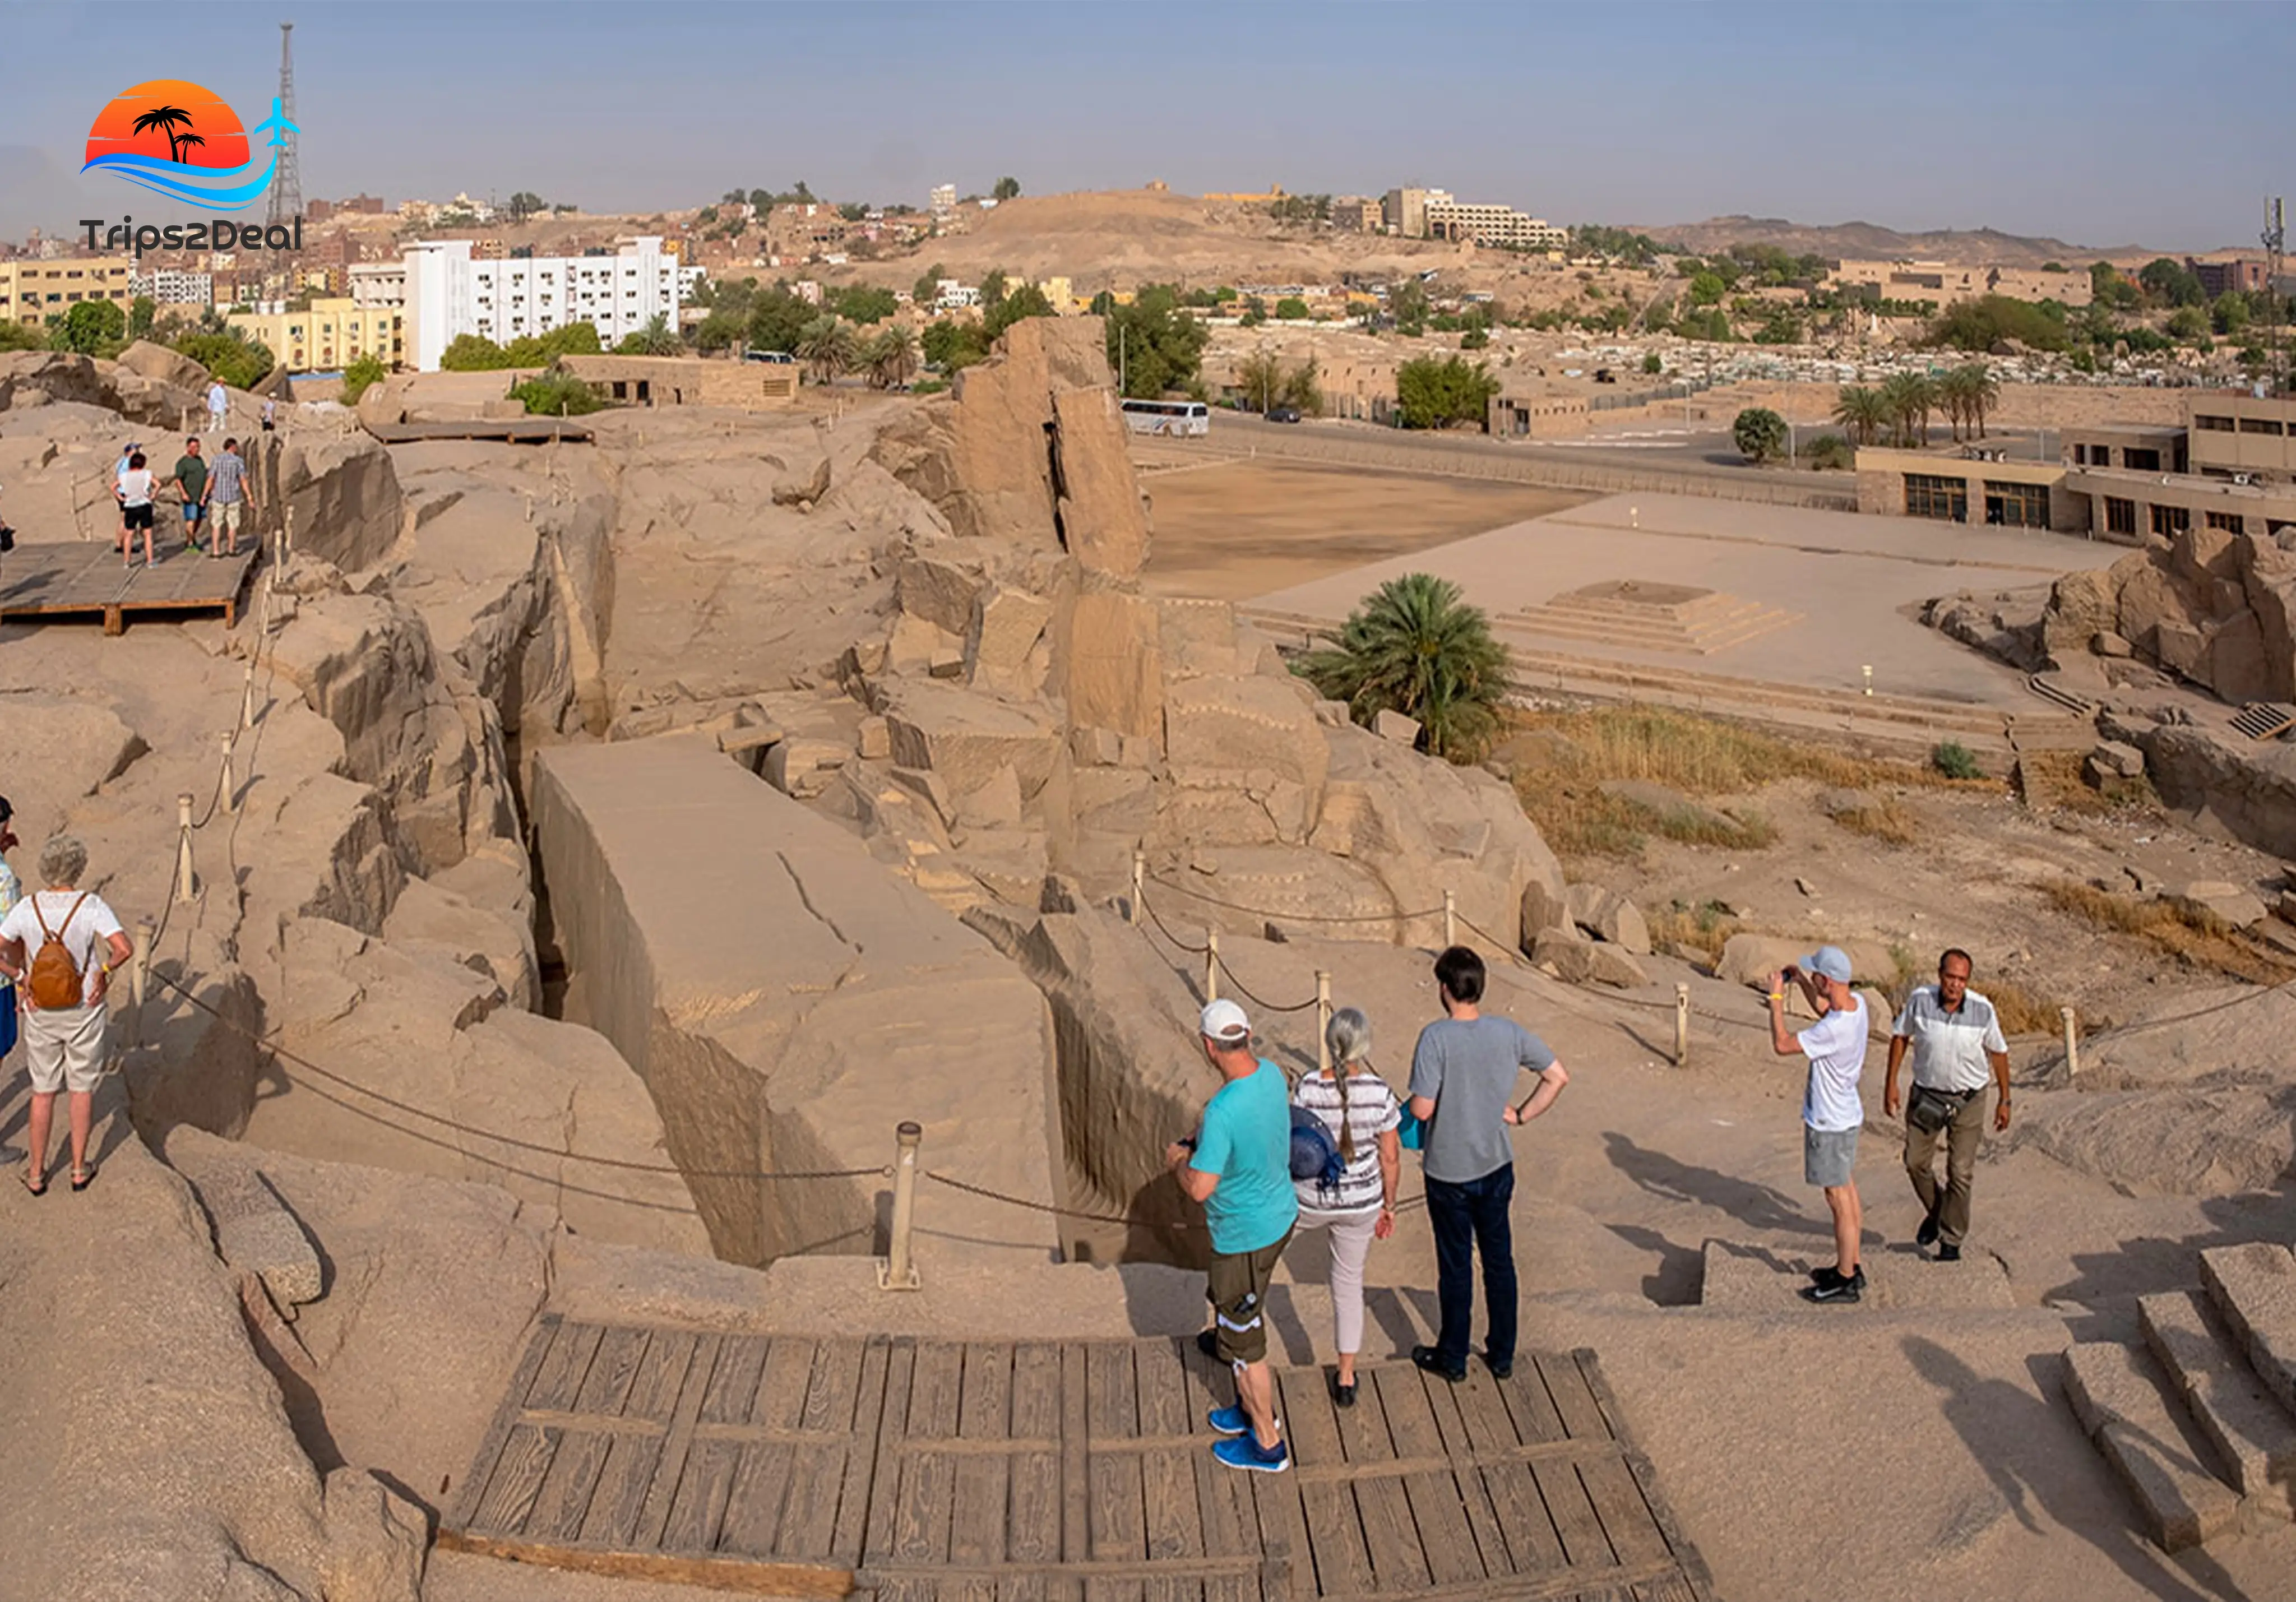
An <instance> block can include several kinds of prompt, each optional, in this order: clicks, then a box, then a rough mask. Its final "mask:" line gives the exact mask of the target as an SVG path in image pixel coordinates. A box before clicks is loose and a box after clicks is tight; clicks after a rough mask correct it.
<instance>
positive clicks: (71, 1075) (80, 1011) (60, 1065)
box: [21, 1006, 105, 1096]
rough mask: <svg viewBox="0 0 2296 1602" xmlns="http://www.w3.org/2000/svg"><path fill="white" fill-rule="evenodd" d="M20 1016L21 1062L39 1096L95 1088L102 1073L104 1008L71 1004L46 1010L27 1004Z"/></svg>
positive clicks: (74, 1092)
mask: <svg viewBox="0 0 2296 1602" xmlns="http://www.w3.org/2000/svg"><path fill="white" fill-rule="evenodd" d="M21 1020H22V1023H23V1026H24V1066H25V1068H26V1069H27V1070H28V1071H29V1072H30V1073H31V1076H32V1089H34V1090H36V1091H37V1092H38V1093H39V1094H40V1095H42V1096H53V1095H54V1094H55V1093H56V1092H57V1091H59V1090H69V1091H70V1092H71V1093H72V1094H73V1095H75V1096H86V1095H88V1094H89V1093H91V1092H92V1091H94V1089H95V1083H96V1081H97V1080H100V1079H102V1077H103V1027H104V1021H105V1013H104V1009H103V1008H102V1007H100V1006H74V1007H67V1008H66V1009H65V1010H63V1011H62V1012H48V1011H45V1010H43V1009H41V1008H38V1007H26V1008H25V1009H24V1010H23V1012H22V1014H21Z"/></svg>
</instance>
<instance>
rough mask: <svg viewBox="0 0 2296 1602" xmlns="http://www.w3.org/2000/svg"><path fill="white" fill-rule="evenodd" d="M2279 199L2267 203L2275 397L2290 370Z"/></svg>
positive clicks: (2267, 294) (2283, 216) (2284, 227)
mask: <svg viewBox="0 0 2296 1602" xmlns="http://www.w3.org/2000/svg"><path fill="white" fill-rule="evenodd" d="M2283 206H2284V202H2283V201H2280V200H2278V199H2272V200H2267V201H2265V202H2264V263H2265V266H2264V304H2265V306H2266V308H2267V310H2268V311H2269V312H2270V313H2271V316H2272V325H2271V326H2272V375H2271V384H2272V390H2273V392H2274V393H2275V394H2280V393H2284V392H2285V390H2287V388H2288V369H2287V366H2285V364H2284V363H2283V362H2282V360H2281V346H2280V267H2281V260H2282V252H2283V251H2285V250H2286V249H2287V248H2288V217H2287V213H2286V211H2285V210H2284V209H2283Z"/></svg>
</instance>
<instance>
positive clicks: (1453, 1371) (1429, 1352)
mask: <svg viewBox="0 0 2296 1602" xmlns="http://www.w3.org/2000/svg"><path fill="white" fill-rule="evenodd" d="M1411 1360H1412V1361H1413V1362H1414V1363H1415V1364H1416V1365H1418V1366H1419V1367H1420V1368H1424V1369H1426V1370H1427V1372H1428V1373H1430V1374H1439V1375H1441V1376H1443V1377H1444V1378H1445V1379H1447V1380H1449V1381H1450V1382H1451V1383H1452V1384H1455V1385H1456V1384H1459V1383H1460V1382H1461V1381H1462V1380H1464V1379H1465V1378H1466V1377H1467V1365H1466V1364H1464V1363H1461V1364H1460V1365H1459V1366H1458V1367H1457V1368H1452V1367H1451V1366H1450V1365H1449V1364H1448V1363H1447V1362H1445V1361H1444V1360H1443V1354H1442V1353H1441V1352H1439V1351H1436V1350H1435V1348H1434V1347H1432V1346H1414V1347H1413V1348H1412V1349H1411Z"/></svg>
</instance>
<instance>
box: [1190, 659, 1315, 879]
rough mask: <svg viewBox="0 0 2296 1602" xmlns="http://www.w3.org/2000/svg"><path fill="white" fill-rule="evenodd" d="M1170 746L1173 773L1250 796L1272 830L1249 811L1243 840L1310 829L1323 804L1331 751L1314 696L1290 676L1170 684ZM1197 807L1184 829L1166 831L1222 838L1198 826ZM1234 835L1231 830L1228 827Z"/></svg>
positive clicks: (1292, 838)
mask: <svg viewBox="0 0 2296 1602" xmlns="http://www.w3.org/2000/svg"><path fill="white" fill-rule="evenodd" d="M1164 748H1165V754H1166V756H1167V758H1168V759H1169V761H1170V763H1171V766H1172V772H1173V776H1174V779H1175V781H1176V782H1177V784H1179V785H1182V786H1183V787H1184V788H1185V787H1188V786H1190V785H1193V786H1194V787H1197V788H1201V789H1207V790H1218V791H1221V792H1224V793H1232V794H1238V795H1241V796H1242V797H1245V798H1248V804H1249V806H1250V807H1251V808H1253V809H1259V811H1260V812H1261V813H1263V814H1264V819H1265V826H1266V828H1267V829H1268V830H1269V831H1271V833H1269V834H1267V835H1260V834H1259V827H1260V825H1259V822H1258V821H1257V820H1255V819H1253V818H1251V817H1250V816H1249V814H1247V815H1246V817H1245V821H1244V823H1243V824H1242V826H1241V827H1242V832H1243V833H1244V834H1245V835H1246V838H1245V839H1244V841H1243V843H1254V842H1255V838H1254V837H1257V839H1274V840H1277V841H1282V842H1286V843H1296V842H1300V841H1302V840H1304V839H1305V838H1306V837H1307V834H1308V831H1309V830H1310V829H1311V828H1313V827H1314V826H1315V822H1316V817H1317V815H1318V814H1319V813H1320V812H1321V811H1322V809H1323V804H1324V778H1325V777H1326V776H1327V775H1328V774H1329V772H1330V770H1331V751H1330V748H1329V747H1328V746H1327V745H1326V744H1325V743H1324V731H1323V728H1322V727H1321V726H1320V725H1319V724H1317V722H1316V714H1315V711H1314V709H1313V707H1312V705H1311V704H1310V703H1309V702H1308V700H1307V699H1305V698H1303V697H1302V696H1301V695H1300V694H1299V693H1298V692H1297V691H1296V690H1294V689H1293V688H1292V684H1291V683H1290V682H1288V681H1286V680H1284V679H1276V678H1259V677H1255V678H1195V679H1187V680H1184V681H1182V682H1179V683H1177V684H1173V685H1170V686H1168V687H1167V689H1166V691H1165V696H1164ZM1201 826H1203V825H1202V823H1201V821H1199V820H1198V817H1196V816H1194V815H1192V816H1191V821H1190V822H1189V823H1188V824H1187V825H1186V826H1185V829H1186V831H1187V832H1186V833H1185V834H1183V833H1181V832H1180V831H1178V830H1174V829H1169V828H1168V829H1166V830H1165V831H1164V833H1165V834H1166V835H1167V836H1168V837H1169V838H1171V839H1172V840H1173V842H1174V843H1178V842H1180V840H1181V839H1184V838H1185V839H1190V840H1201V841H1205V842H1211V843H1218V842H1219V841H1220V840H1221V839H1222V838H1223V834H1220V833H1214V834H1199V833H1195V832H1194V831H1195V830H1196V829H1198V828H1200V827H1201ZM1226 837H1227V838H1234V834H1233V833H1232V832H1231V833H1229V834H1226Z"/></svg>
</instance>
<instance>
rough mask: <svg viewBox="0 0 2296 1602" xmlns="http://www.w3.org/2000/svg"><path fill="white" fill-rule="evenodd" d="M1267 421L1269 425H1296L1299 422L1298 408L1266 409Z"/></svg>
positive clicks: (1275, 407) (1276, 407)
mask: <svg viewBox="0 0 2296 1602" xmlns="http://www.w3.org/2000/svg"><path fill="white" fill-rule="evenodd" d="M1267 421H1268V422H1270V423H1297V422H1299V421H1300V408H1299V407H1296V406H1272V407H1268V408H1267Z"/></svg>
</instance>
